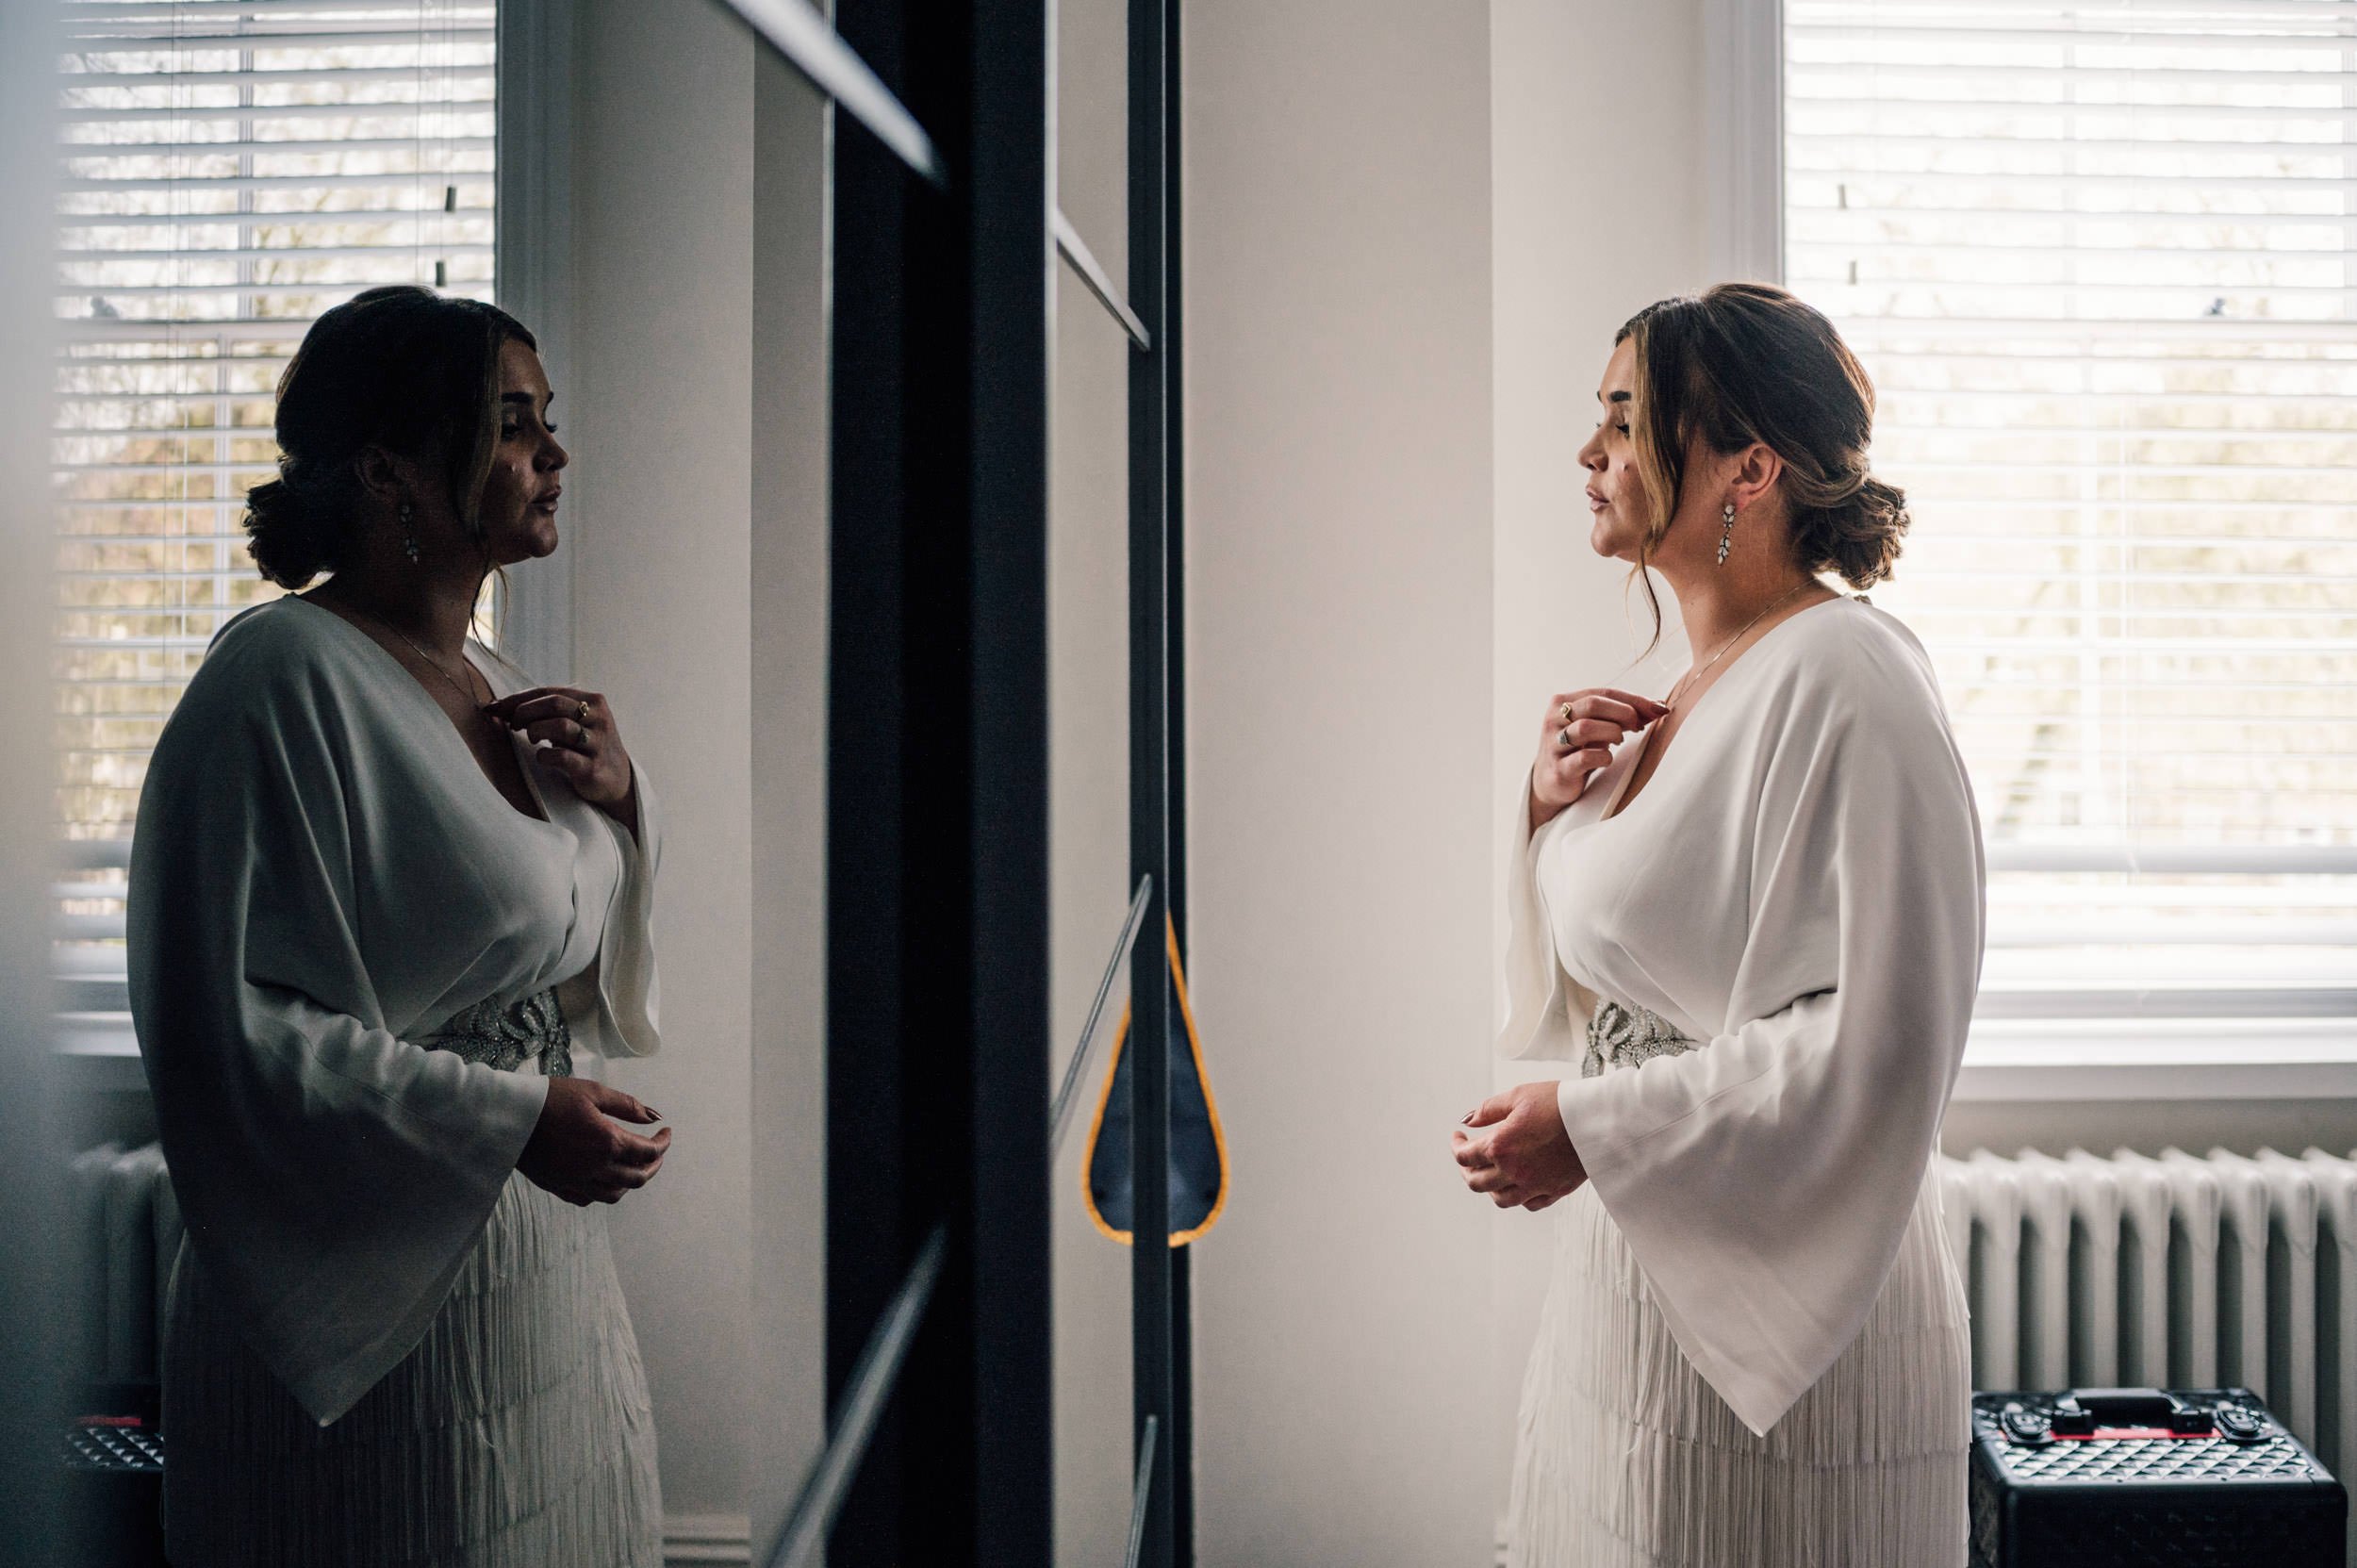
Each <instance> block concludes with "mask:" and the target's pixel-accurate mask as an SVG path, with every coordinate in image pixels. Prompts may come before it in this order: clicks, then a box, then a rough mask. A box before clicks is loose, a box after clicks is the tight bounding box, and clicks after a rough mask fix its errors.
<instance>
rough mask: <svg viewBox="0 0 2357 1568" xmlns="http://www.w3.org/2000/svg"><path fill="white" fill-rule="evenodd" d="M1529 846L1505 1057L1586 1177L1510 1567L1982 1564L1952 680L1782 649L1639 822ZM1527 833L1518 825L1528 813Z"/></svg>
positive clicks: (1630, 819) (1625, 773)
mask: <svg viewBox="0 0 2357 1568" xmlns="http://www.w3.org/2000/svg"><path fill="white" fill-rule="evenodd" d="M1642 746H1643V740H1642V739H1641V738H1640V739H1637V740H1632V741H1631V742H1630V743H1629V744H1627V745H1625V746H1624V747H1623V748H1622V749H1621V751H1620V752H1619V753H1618V754H1617V755H1615V757H1614V758H1613V760H1612V763H1611V765H1610V766H1609V767H1607V769H1606V770H1605V771H1604V772H1602V773H1600V774H1599V775H1598V776H1597V778H1596V779H1595V781H1594V782H1593V783H1592V784H1591V785H1590V787H1589V789H1588V791H1587V793H1586V795H1585V796H1584V797H1583V798H1582V800H1581V801H1579V802H1578V803H1576V804H1574V806H1572V807H1571V808H1569V809H1568V810H1566V811H1564V812H1563V813H1561V814H1560V815H1558V817H1555V818H1554V819H1553V820H1552V821H1550V822H1549V823H1548V824H1547V825H1546V826H1545V827H1544V828H1542V829H1541V831H1540V832H1539V833H1538V834H1536V835H1527V834H1523V835H1518V836H1519V838H1520V842H1518V844H1517V846H1516V859H1515V863H1514V864H1515V871H1514V874H1513V876H1512V877H1511V879H1510V886H1511V888H1512V905H1513V908H1512V916H1513V933H1512V937H1511V941H1510V944H1509V956H1508V994H1509V1003H1510V1007H1509V1019H1508V1026H1507V1030H1506V1032H1505V1034H1504V1035H1503V1036H1502V1037H1501V1040H1500V1048H1501V1049H1502V1050H1504V1051H1505V1052H1506V1054H1508V1055H1511V1056H1518V1057H1556V1058H1562V1059H1569V1060H1577V1061H1580V1062H1581V1063H1582V1071H1581V1073H1580V1074H1579V1076H1576V1077H1573V1078H1569V1079H1566V1080H1565V1081H1563V1083H1562V1085H1561V1087H1560V1089H1559V1091H1558V1104H1559V1105H1560V1107H1561V1109H1562V1113H1563V1118H1564V1125H1565V1127H1566V1128H1567V1129H1568V1130H1569V1131H1570V1133H1571V1135H1572V1139H1573V1142H1574V1146H1575V1147H1577V1148H1578V1150H1579V1152H1580V1156H1581V1159H1582V1161H1583V1163H1584V1164H1586V1166H1587V1169H1588V1172H1589V1182H1588V1185H1587V1186H1585V1187H1584V1188H1582V1189H1581V1190H1580V1191H1579V1192H1578V1193H1577V1194H1575V1195H1574V1196H1573V1197H1571V1198H1569V1199H1566V1200H1565V1201H1564V1202H1562V1203H1560V1204H1558V1205H1557V1206H1556V1208H1555V1210H1554V1211H1552V1212H1551V1213H1549V1215H1548V1216H1547V1217H1548V1220H1549V1222H1551V1223H1553V1224H1554V1225H1555V1226H1556V1227H1557V1230H1558V1261H1557V1265H1556V1270H1555V1277H1554V1280H1553V1284H1552V1288H1551V1290H1550V1293H1549V1296H1548V1301H1547V1306H1546V1309H1545V1312H1544V1314H1543V1318H1542V1322H1541V1328H1540V1331H1539V1337H1538V1341H1537V1344H1536V1345H1535V1346H1534V1348H1533V1351H1532V1355H1531V1359H1530V1363H1529V1371H1528V1374H1527V1377H1526V1380H1525V1389H1524V1395H1523V1405H1522V1417H1521V1432H1520V1441H1519V1443H1518V1444H1517V1450H1516V1459H1515V1473H1514V1483H1513V1493H1512V1503H1511V1509H1510V1516H1509V1529H1508V1561H1509V1563H1511V1564H1513V1565H1514V1568H1727V1565H1730V1564H1744V1565H1746V1568H1802V1565H1808V1568H1886V1565H1898V1564H1904V1565H1906V1568H1959V1565H1961V1564H1962V1563H1963V1562H1964V1561H1965V1560H1966V1513H1965V1489H1966V1445H1967V1436H1968V1427H1967V1423H1968V1400H1969V1396H1970V1391H1969V1384H1970V1344H1969V1333H1968V1324H1967V1317H1966V1310H1965V1302H1964V1296H1963V1290H1962V1285H1961V1281H1960V1280H1959V1279H1958V1278H1957V1275H1956V1271H1955V1268H1954V1265H1953V1262H1952V1261H1951V1259H1950V1257H1949V1255H1948V1253H1947V1250H1946V1248H1945V1246H1944V1242H1943V1237H1944V1228H1943V1226H1942V1225H1941V1223H1940V1214H1939V1193H1938V1188H1937V1182H1936V1181H1935V1180H1932V1175H1931V1168H1932V1156H1933V1152H1934V1149H1935V1147H1936V1145H1937V1135H1938V1128H1939V1121H1940V1117H1941V1115H1942V1114H1943V1112H1944V1110H1945V1107H1946V1104H1947V1098H1948V1094H1949V1091H1950V1089H1951V1088H1952V1087H1953V1082H1954V1075H1955V1069H1956V1065H1957V1062H1958V1060H1959V1058H1960V1056H1961V1054H1962V1051H1963V1047H1964V1037H1965V1031H1966V1028H1967V1025H1968V1024H1969V1022H1970V1016H1971V1010H1972V999H1973V994H1974V991H1975V989H1976V987H1977V985H1978V981H1979V971H1980V960H1981V945H1982V929H1983V910H1984V875H1983V862H1982V854H1981V844H1980V831H1979V823H1978V818H1977V817H1976V815H1975V813H1974V809H1973V805H1972V801H1971V795H1970V785H1969V783H1968V781H1967V779H1966V777H1965V773H1964V767H1963V764H1962V760H1961V758H1960V756H1959V755H1958V753H1957V751H1956V749H1955V746H1954V743H1953V737H1952V736H1951V734H1950V733H1949V730H1948V726H1947V721H1946V718H1945V717H1944V712H1943V710H1942V707H1941V704H1940V700H1939V695H1938V691H1937V685H1936V683H1935V682H1934V679H1933V676H1932V672H1931V668H1930V664H1929V661H1928V660H1927V659H1926V658H1925V656H1924V654H1923V652H1922V650H1921V648H1920V645H1919V644H1918V643H1917V642H1916V640H1915V638H1914V637H1913V635H1911V634H1909V633H1908V632H1907V631H1906V629H1905V628H1904V626H1903V625H1901V623H1900V622H1898V621H1897V620H1895V619H1892V618H1891V617H1889V616H1888V615H1887V614H1885V613H1884V612H1882V611H1880V610H1877V609H1874V608H1873V607H1871V606H1870V605H1867V604H1865V603H1864V602H1861V601H1855V600H1850V599H1836V600H1832V601H1828V602H1824V603H1821V604H1817V605H1812V606H1810V607H1809V608H1807V609H1805V610H1803V611H1801V612H1800V613H1799V614H1797V615H1794V616H1791V617H1789V618H1788V619H1786V620H1784V621H1782V622H1779V623H1778V624H1777V625H1775V626H1773V627H1772V628H1771V629H1770V630H1769V631H1768V633H1767V634H1766V635H1763V636H1762V637H1761V638H1760V639H1759V640H1758V641H1757V642H1756V643H1755V644H1754V645H1753V646H1752V647H1751V648H1750V649H1749V650H1747V651H1746V652H1743V653H1742V654H1740V655H1739V656H1738V658H1737V660H1736V662H1735V663H1734V665H1733V666H1731V667H1730V668H1728V669H1727V670H1726V671H1725V672H1724V673H1723V674H1722V676H1721V677H1720V678H1719V680H1718V682H1717V683H1716V684H1715V685H1713V686H1712V687H1711V689H1710V690H1709V691H1707V692H1706V694H1705V695H1704V697H1703V698H1702V699H1701V700H1700V701H1698V702H1697V704H1696V705H1695V707H1694V709H1693V710H1692V711H1691V712H1690V713H1689V716H1688V718H1687V721H1686V723H1685V725H1684V727H1683V728H1682V730H1681V732H1680V734H1679V735H1678V736H1677V739H1676V741H1675V743H1674V745H1673V746H1672V748H1671V750H1670V751H1669V752H1668V753H1667V754H1666V755H1665V756H1664V757H1663V759H1662V762H1661V766H1660V767H1658V768H1657V769H1656V772H1655V774H1654V776H1653V778H1652V779H1651V780H1650V781H1648V783H1647V784H1646V786H1645V788H1644V789H1643V790H1642V791H1641V792H1640V794H1639V795H1638V796H1637V797H1636V799H1635V800H1633V801H1629V802H1628V810H1627V811H1625V812H1619V811H1616V809H1615V808H1616V807H1618V806H1619V805H1620V803H1621V801H1622V797H1623V796H1624V794H1625V793H1626V787H1627V784H1628V781H1629V778H1630V776H1631V775H1632V773H1633V771H1634V769H1635V767H1636V764H1637V760H1638V758H1639V757H1640V755H1641V748H1642ZM1515 815H1516V817H1518V818H1519V817H1521V816H1522V814H1521V813H1520V812H1517V813H1516V814H1515Z"/></svg>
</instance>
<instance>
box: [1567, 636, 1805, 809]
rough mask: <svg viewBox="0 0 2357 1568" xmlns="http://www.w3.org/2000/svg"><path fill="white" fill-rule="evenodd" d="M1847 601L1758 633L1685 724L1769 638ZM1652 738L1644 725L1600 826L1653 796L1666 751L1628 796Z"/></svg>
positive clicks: (1667, 756) (1707, 690)
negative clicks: (1643, 780)
mask: <svg viewBox="0 0 2357 1568" xmlns="http://www.w3.org/2000/svg"><path fill="white" fill-rule="evenodd" d="M1844 602H1850V595H1848V594H1846V593H1839V592H1837V593H1836V594H1835V595H1834V596H1833V597H1832V598H1831V599H1821V600H1819V601H1818V602H1816V603H1814V604H1804V605H1803V606H1801V608H1799V609H1797V610H1795V611H1793V612H1792V613H1791V614H1790V615H1788V616H1786V617H1785V618H1784V619H1782V620H1779V621H1777V622H1776V623H1775V624H1774V625H1772V626H1771V627H1769V628H1768V630H1766V631H1765V632H1762V633H1760V634H1759V635H1758V636H1757V637H1756V638H1755V639H1754V641H1753V643H1752V645H1751V646H1750V647H1749V648H1746V649H1744V650H1743V651H1742V652H1739V653H1738V654H1736V656H1735V660H1734V662H1733V663H1731V664H1729V665H1728V666H1727V668H1725V669H1724V670H1722V671H1721V672H1720V675H1719V678H1718V679H1717V680H1715V681H1713V682H1711V683H1710V685H1707V686H1706V687H1704V688H1703V694H1702V695H1701V696H1700V697H1697V698H1695V699H1694V705H1693V706H1692V707H1690V708H1689V709H1687V710H1686V724H1687V725H1690V724H1692V723H1693V722H1694V716H1695V715H1696V714H1698V713H1700V712H1702V711H1703V708H1704V706H1705V705H1706V703H1708V702H1709V701H1710V699H1711V698H1712V697H1713V696H1714V695H1716V693H1717V692H1718V690H1719V688H1720V687H1721V686H1722V685H1726V684H1727V681H1728V679H1729V677H1731V676H1733V675H1734V673H1735V672H1736V671H1737V670H1738V669H1739V668H1742V667H1743V666H1744V665H1746V664H1749V663H1750V662H1751V659H1752V655H1753V654H1755V653H1756V652H1759V650H1760V648H1761V646H1762V645H1763V644H1765V643H1767V642H1768V641H1769V639H1771V638H1772V637H1773V636H1774V635H1776V634H1777V633H1778V632H1781V631H1783V630H1784V629H1785V628H1786V627H1787V626H1789V625H1791V624H1792V623H1793V622H1794V621H1796V620H1799V619H1802V618H1803V617H1805V616H1806V615H1807V614H1808V613H1809V612H1810V611H1812V610H1821V609H1823V608H1824V607H1825V606H1826V605H1828V604H1835V603H1844ZM1685 729H1686V726H1685V725H1681V726H1680V727H1679V734H1684V733H1685ZM1653 737H1654V726H1653V725H1651V724H1648V725H1646V726H1645V731H1644V734H1641V735H1640V736H1639V737H1638V742H1637V750H1636V751H1635V752H1634V753H1633V754H1632V755H1631V757H1630V758H1629V765H1628V768H1627V770H1626V771H1625V772H1624V773H1623V774H1622V775H1621V781H1620V783H1618V784H1615V785H1613V786H1612V798H1611V799H1610V800H1608V801H1605V803H1604V811H1603V813H1602V814H1601V815H1599V816H1598V817H1597V818H1596V820H1597V821H1598V822H1599V823H1604V822H1610V821H1612V820H1614V819H1616V818H1618V817H1624V816H1626V815H1627V814H1628V812H1629V810H1630V809H1631V808H1633V807H1635V805H1636V804H1637V802H1638V801H1641V800H1643V799H1644V798H1645V797H1646V796H1648V795H1651V794H1652V793H1653V786H1654V785H1655V784H1657V783H1659V782H1660V779H1661V770H1662V769H1663V768H1664V767H1669V766H1670V753H1669V751H1664V752H1662V753H1661V760H1660V761H1659V762H1658V763H1656V764H1655V765H1654V770H1653V773H1654V776H1653V777H1652V778H1650V779H1648V780H1646V781H1645V787H1644V788H1642V789H1640V790H1639V791H1638V792H1637V794H1636V795H1635V796H1634V797H1632V796H1630V794H1629V792H1628V789H1629V784H1630V781H1632V780H1634V779H1635V778H1636V777H1637V770H1638V769H1639V768H1640V767H1644V766H1645V755H1646V753H1647V752H1648V751H1652V750H1653ZM1672 750H1675V747H1674V744H1673V745H1672Z"/></svg>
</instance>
